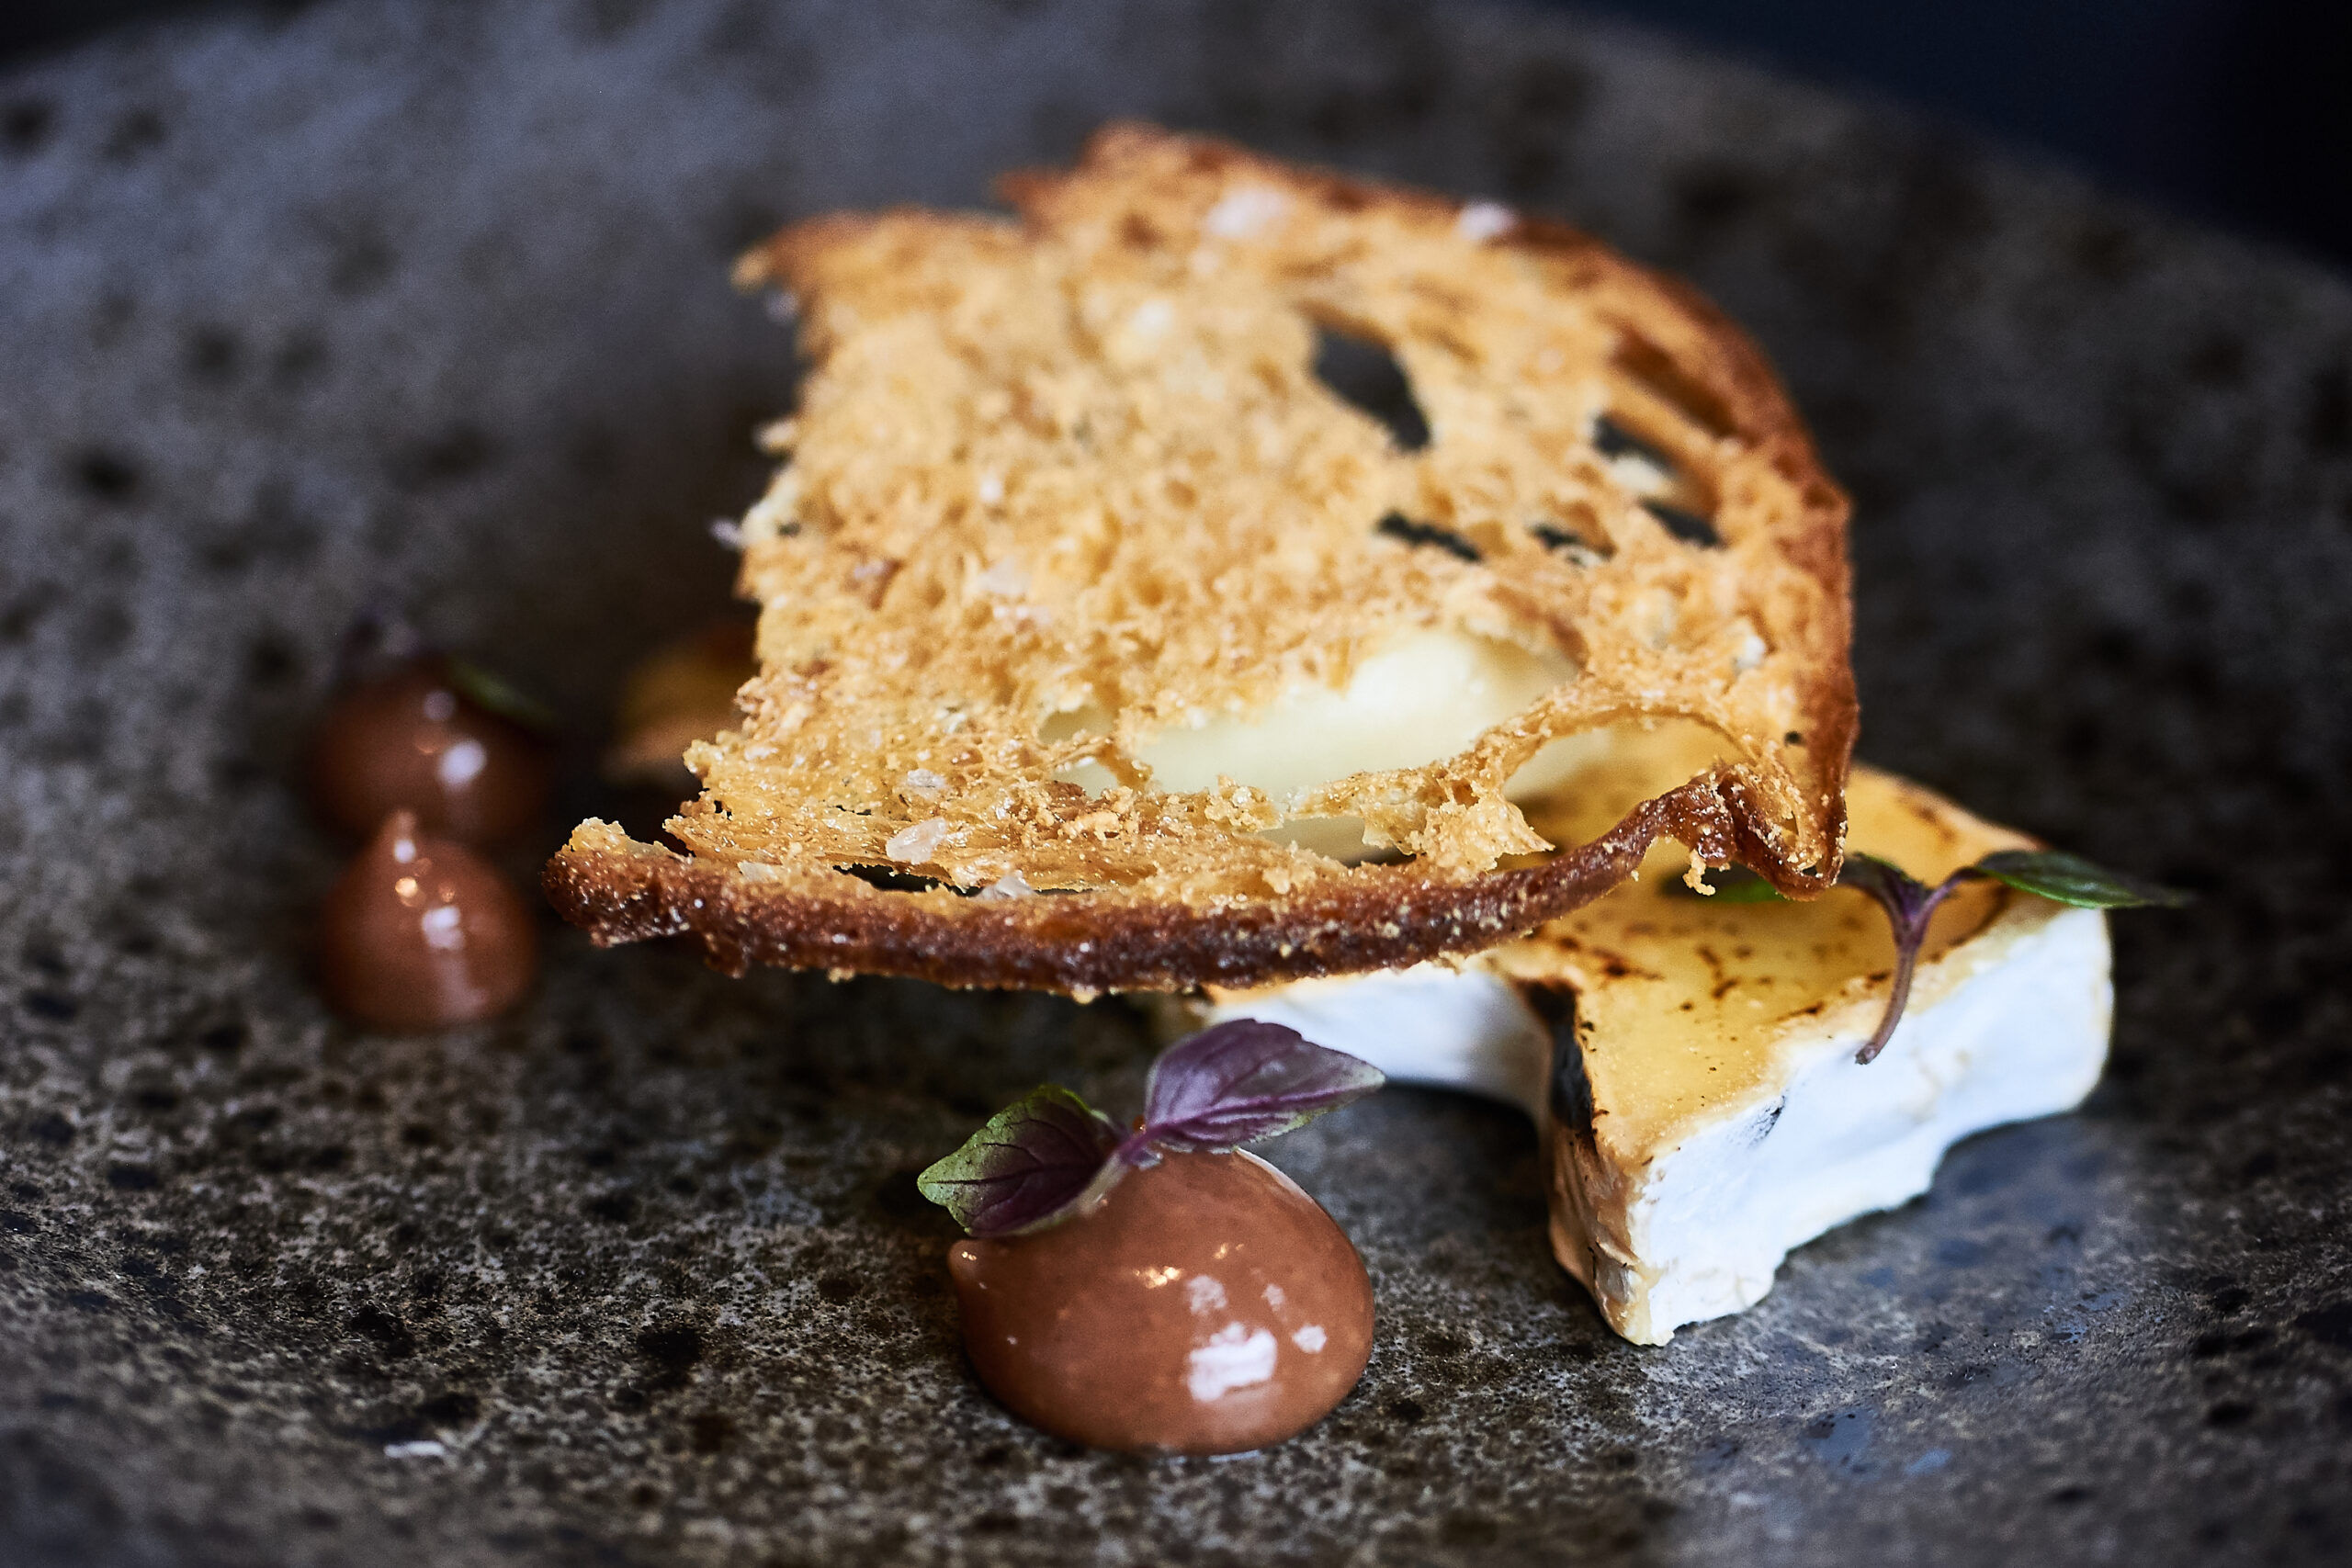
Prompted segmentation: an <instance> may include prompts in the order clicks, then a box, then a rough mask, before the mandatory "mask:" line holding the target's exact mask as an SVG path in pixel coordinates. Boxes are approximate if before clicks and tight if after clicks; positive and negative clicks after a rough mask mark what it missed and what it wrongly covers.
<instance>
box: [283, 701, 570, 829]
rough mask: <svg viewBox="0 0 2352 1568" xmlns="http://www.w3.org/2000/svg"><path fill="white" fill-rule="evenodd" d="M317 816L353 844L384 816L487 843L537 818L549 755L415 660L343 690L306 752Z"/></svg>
mask: <svg viewBox="0 0 2352 1568" xmlns="http://www.w3.org/2000/svg"><path fill="white" fill-rule="evenodd" d="M311 793H312V796H313V798H314V799H315V800H316V802H317V805H318V808H319V812H320V814H321V815H322V816H323V817H325V818H326V819H327V820H328V821H330V822H332V823H333V824H334V826H336V827H338V828H340V829H343V830H344V831H345V832H347V833H350V834H351V835H353V836H354V837H364V836H366V835H367V834H369V833H372V832H374V831H375V830H376V828H377V825H378V824H379V823H380V822H382V821H383V819H384V817H385V814H386V813H387V812H391V811H397V810H401V809H402V808H405V809H407V810H410V811H413V812H415V813H416V818H417V821H418V823H419V824H420V825H421V826H422V827H423V828H424V830H425V831H426V832H428V833H436V834H440V835H443V836H445V837H447V838H452V839H456V840H460V841H461V842H464V843H469V844H474V845H479V846H492V845H496V844H500V843H503V842H505V841H506V840H510V839H513V838H515V836H516V835H517V834H520V833H522V832H523V831H525V830H526V829H528V828H529V827H530V826H531V824H532V823H533V822H534V821H536V820H537V818H538V815H539V808H540V807H542V806H544V805H545V804H546V803H547V797H548V756H547V750H546V748H545V747H543V746H542V745H540V743H539V742H538V740H537V739H535V738H534V737H533V736H532V735H531V733H530V732H529V731H528V730H526V729H524V728H522V727H521V726H520V725H517V724H515V723H514V722H512V721H511V720H508V719H505V718H503V717H501V716H499V715H497V714H494V713H492V712H490V711H489V710H487V709H485V708H483V707H481V705H478V704H476V703H475V702H473V701H472V700H471V699H469V698H468V697H467V696H466V695H465V694H464V693H463V692H461V691H459V690H458V687H457V686H456V685H455V684H454V683H452V682H451V681H450V679H449V671H448V666H447V663H446V662H445V661H443V660H439V659H419V660H413V661H412V662H410V663H408V664H406V665H403V666H402V667H401V668H400V669H399V670H396V671H393V672H392V673H390V674H389V675H386V676H383V677H381V678H379V679H377V680H374V681H370V682H368V683H366V684H365V685H362V686H358V687H356V688H354V689H353V690H351V691H349V692H347V693H345V694H344V695H343V696H342V697H341V698H339V699H337V701H336V702H335V704H334V706H333V707H331V708H329V709H328V710H327V714H326V717H325V718H324V719H322V721H321V722H320V725H319V731H318V735H317V737H316V739H314V740H313V742H312V745H311Z"/></svg>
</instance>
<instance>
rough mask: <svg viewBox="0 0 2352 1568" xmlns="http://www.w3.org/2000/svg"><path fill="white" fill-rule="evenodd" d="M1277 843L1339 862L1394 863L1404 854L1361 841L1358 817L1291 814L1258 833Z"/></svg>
mask: <svg viewBox="0 0 2352 1568" xmlns="http://www.w3.org/2000/svg"><path fill="white" fill-rule="evenodd" d="M1259 837H1260V838H1262V839H1271V840H1273V841H1274V842H1275V843H1278V844H1288V845H1290V846H1291V847H1292V848H1293V849H1299V850H1305V851H1306V852H1308V853H1310V854H1318V855H1321V856H1323V857H1324V858H1325V859H1326V860H1335V861H1338V862H1339V863H1340V864H1342V865H1394V864H1397V863H1400V862H1402V861H1403V860H1404V859H1405V858H1406V857H1405V856H1404V854H1403V853H1402V852H1399V851H1397V850H1395V849H1388V848H1379V849H1375V848H1374V847H1373V846H1372V845H1370V844H1367V843H1365V842H1364V838H1363V818H1361V817H1294V818H1291V819H1290V820H1289V821H1287V822H1285V823H1283V824H1282V826H1280V827H1278V828H1269V829H1266V830H1265V831H1264V832H1263V833H1261V834H1260V835H1259Z"/></svg>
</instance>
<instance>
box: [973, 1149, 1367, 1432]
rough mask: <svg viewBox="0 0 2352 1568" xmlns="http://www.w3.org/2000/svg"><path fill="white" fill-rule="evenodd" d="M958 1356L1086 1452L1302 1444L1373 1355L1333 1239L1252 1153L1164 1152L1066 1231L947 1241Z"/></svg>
mask: <svg viewBox="0 0 2352 1568" xmlns="http://www.w3.org/2000/svg"><path fill="white" fill-rule="evenodd" d="M947 1266H948V1271H949V1273H950V1274H951V1275H953V1276H954V1278H955V1281H956V1299H957V1301H958V1302H959V1303H961V1305H962V1309H963V1319H964V1344H965V1346H966V1348H967V1349H968V1350H969V1351H970V1352H971V1357H972V1364H973V1366H974V1367H975V1368H977V1369H978V1371H979V1374H980V1381H981V1382H985V1383H986V1384H988V1386H989V1392H990V1393H994V1394H995V1395H996V1396H997V1398H999V1399H1001V1400H1002V1401H1003V1402H1004V1404H1006V1405H1007V1406H1008V1407H1010V1408H1011V1409H1012V1413H1013V1414H1014V1415H1016V1416H1020V1417H1022V1418H1023V1420H1025V1421H1029V1422H1031V1423H1033V1424H1034V1425H1036V1426H1039V1427H1044V1428H1045V1429H1046V1431H1048V1432H1053V1433H1056V1434H1057V1435H1059V1436H1061V1437H1065V1438H1074V1439H1076V1440H1077V1441H1079V1442H1081V1443H1091V1444H1093V1445H1094V1446H1095V1447H1097V1448H1105V1449H1125V1450H1138V1451H1148V1452H1162V1453H1186V1454H1224V1453H1241V1452H1244V1451H1246V1450H1250V1449H1260V1448H1264V1447H1266V1446H1267V1445H1268V1444H1270V1443H1278V1442H1281V1441H1282V1440H1283V1438H1289V1437H1294V1436H1295V1435H1297V1434H1298V1433H1300V1432H1302V1431H1305V1430H1306V1428H1307V1427H1311V1426H1313V1425H1314V1424H1315V1423H1316V1422H1317V1420H1319V1419H1321V1418H1322V1416H1324V1414H1325V1413H1326V1412H1328V1411H1329V1410H1330V1408H1331V1407H1332V1406H1333V1405H1335V1404H1339V1403H1340V1400H1341V1399H1343V1398H1345V1397H1346V1396H1347V1393H1348V1391H1349V1390H1350V1389H1351V1388H1353V1387H1354V1386H1355V1384H1356V1380H1357V1379H1358V1378H1359V1377H1361V1376H1362V1375H1363V1368H1364V1362H1365V1360H1366V1359H1368V1358H1369V1357H1370V1356H1371V1354H1372V1282H1371V1280H1368V1279H1366V1278H1365V1276H1364V1271H1363V1261H1362V1260H1361V1259H1360V1258H1357V1257H1356V1251H1355V1248H1354V1247H1351V1246H1350V1245H1349V1243H1348V1238H1347V1236H1346V1235H1344V1234H1342V1233H1341V1232H1340V1227H1339V1226H1338V1225H1337V1224H1334V1223H1333V1222H1332V1219H1331V1216H1330V1215H1329V1214H1327V1213H1324V1212H1323V1210H1322V1207H1321V1206H1320V1205H1319V1204H1317V1202H1316V1201H1315V1200H1314V1199H1312V1198H1310V1197H1308V1196H1307V1195H1306V1193H1304V1192H1302V1191H1300V1190H1299V1189H1298V1188H1297V1186H1296V1185H1295V1184H1294V1183H1293V1182H1292V1181H1291V1179H1290V1178H1288V1177H1286V1176H1284V1175H1283V1173H1282V1172H1281V1171H1278V1170H1276V1169H1275V1168H1273V1167H1272V1166H1270V1165H1268V1164H1267V1163H1266V1162H1265V1161H1263V1160H1261V1159H1259V1158H1257V1157H1256V1156H1253V1155H1249V1154H1241V1153H1236V1154H1180V1155H1167V1156H1162V1158H1161V1159H1160V1162H1159V1164H1158V1165H1156V1166H1153V1167H1152V1168H1149V1169H1148V1170H1137V1171H1130V1172H1129V1173H1128V1174H1127V1175H1126V1177H1125V1179H1122V1180H1121V1181H1120V1182H1119V1184H1118V1185H1117V1186H1115V1187H1114V1188H1113V1189H1112V1190H1111V1191H1110V1194H1109V1196H1107V1197H1105V1198H1104V1199H1103V1201H1101V1203H1099V1204H1098V1205H1096V1207H1095V1208H1094V1209H1092V1210H1091V1211H1090V1212H1089V1213H1085V1214H1083V1215H1080V1217H1078V1218H1076V1219H1071V1220H1066V1221H1064V1222H1063V1223H1061V1224H1057V1225H1054V1226H1052V1227H1050V1228H1048V1229H1046V1230H1042V1231H1038V1232H1035V1233H1034V1234H1032V1235H1018V1236H1009V1237H1006V1238H1004V1239H1002V1240H987V1241H983V1240H971V1241H960V1242H957V1243H956V1245H955V1247H953V1248H951V1249H950V1250H949V1252H948V1255H947Z"/></svg>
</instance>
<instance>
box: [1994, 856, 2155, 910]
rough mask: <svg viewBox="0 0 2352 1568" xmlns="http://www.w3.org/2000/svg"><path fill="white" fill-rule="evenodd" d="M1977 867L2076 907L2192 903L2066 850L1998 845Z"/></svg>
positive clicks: (2023, 890)
mask: <svg viewBox="0 0 2352 1568" xmlns="http://www.w3.org/2000/svg"><path fill="white" fill-rule="evenodd" d="M1973 870H1975V871H1978V872H1981V873H1983V874H1985V875H1986V876H1989V877H1991V878H1993V880H1994V881H1996V882H2003V883H2007V885H2008V886H2011V887H2014V888H2016V889H2018V891H2019V892H2021V893H2030V894H2032V895H2034V896H2035V897H2039V898H2047V899H2050V900H2051V901H2052V902H2053V903H2058V904H2071V905H2073V906H2074V907H2075V908H2078V909H2137V908H2159V909H2177V908H2180V907H2181V906H2183V905H2185V904H2187V903H2188V894H2186V893H2183V892H2180V891H2179V890H2178V889H2177V888H2171V887H2164V886H2158V885H2157V884H2155V883H2153V882H2143V881H2142V880H2141V879H2140V878H2138V877H2136V876H2126V875H2124V874H2122V873H2121V872H2119V871H2109V870H2108V869H2107V868H2106V867H2105V866H2103V865H2098V864H2095V863H2092V862H2090V861H2086V860H2085V859H2084V858H2083V857H2082V856H2080V855H2072V854H2068V853H2067V852H2065V851H2064V850H1996V851H1995V852H1993V853H1991V854H1989V855H1986V856H1985V858H1984V859H1983V860H1980V861H1978V862H1977V863H1976V864H1975V866H1974V867H1973Z"/></svg>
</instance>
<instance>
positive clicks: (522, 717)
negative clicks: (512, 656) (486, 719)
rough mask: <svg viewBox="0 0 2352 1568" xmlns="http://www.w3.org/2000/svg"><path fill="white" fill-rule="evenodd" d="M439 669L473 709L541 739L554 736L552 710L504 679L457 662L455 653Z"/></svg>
mask: <svg viewBox="0 0 2352 1568" xmlns="http://www.w3.org/2000/svg"><path fill="white" fill-rule="evenodd" d="M442 668H443V671H444V672H445V673H446V674H447V676H448V680H449V684H451V685H452V686H455V687H457V688H458V694H460V695H461V696H463V697H464V698H465V699H466V700H467V701H468V702H469V703H471V704H473V705H474V706H476V707H478V708H482V709H485V710H487V711H489V712H491V713H494V714H496V715H497V716H499V717H501V718H503V719H507V720H509V721H511V722H513V723H515V724H519V725H521V726H522V727H523V728H526V729H534V730H537V731H538V732H539V733H540V734H542V735H551V734H553V733H554V732H555V729H556V725H557V720H556V716H555V710H554V709H553V708H550V707H549V706H548V705H547V704H545V703H543V702H541V701H539V700H538V698H537V697H535V696H532V695H531V694H529V693H527V692H525V691H524V690H522V688H520V687H518V686H516V685H515V683H514V682H511V681H509V680H507V679H506V678H505V677H504V676H502V675H498V674H494V673H492V671H488V670H485V669H483V668H482V667H481V665H479V664H476V663H475V662H474V661H473V660H470V659H460V658H458V656H457V655H456V654H454V653H452V654H449V655H447V656H446V657H445V658H444V659H443V660H442Z"/></svg>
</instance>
